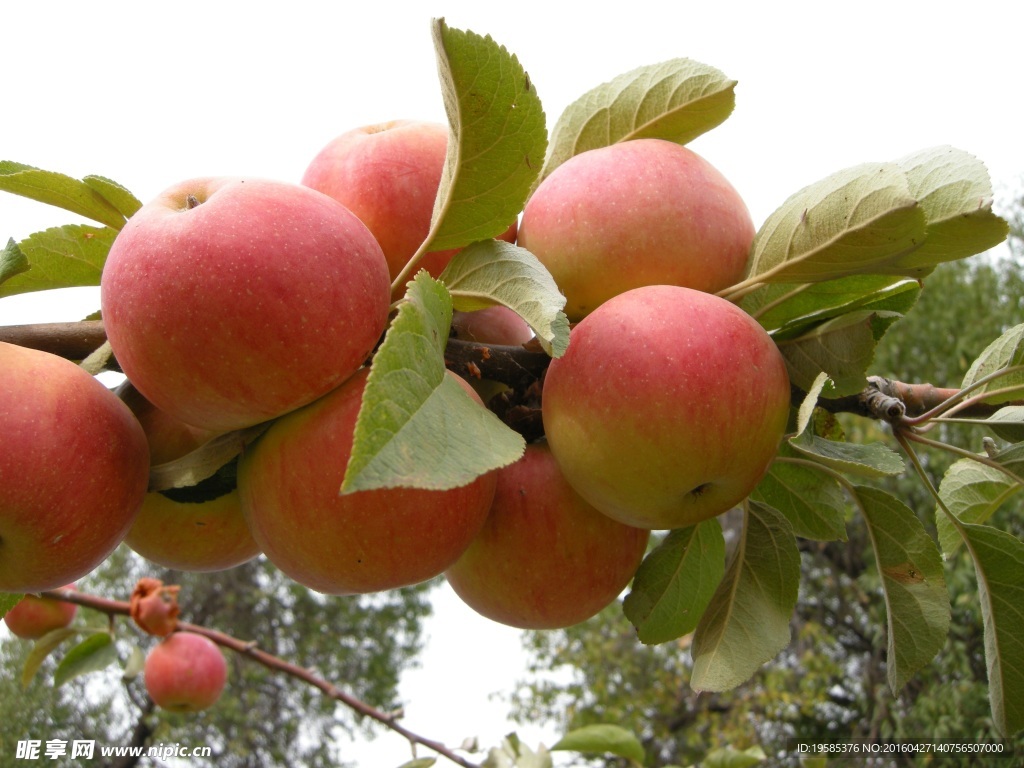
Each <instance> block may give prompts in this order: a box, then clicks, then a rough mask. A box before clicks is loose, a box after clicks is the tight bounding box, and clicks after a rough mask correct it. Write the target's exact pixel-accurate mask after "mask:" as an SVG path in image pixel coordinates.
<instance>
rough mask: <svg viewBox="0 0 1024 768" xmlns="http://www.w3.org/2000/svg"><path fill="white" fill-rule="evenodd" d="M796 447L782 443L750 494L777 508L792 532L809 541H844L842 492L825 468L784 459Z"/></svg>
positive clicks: (790, 455) (844, 512)
mask: <svg viewBox="0 0 1024 768" xmlns="http://www.w3.org/2000/svg"><path fill="white" fill-rule="evenodd" d="M795 455H796V451H795V450H794V449H793V448H792V447H791V446H790V445H788V444H786V443H783V444H782V446H781V447H780V449H779V456H780V457H781V458H782V459H783V460H781V461H780V460H776V461H775V462H773V463H772V465H771V467H769V469H768V473H767V474H766V475H765V476H764V477H763V478H762V479H761V482H760V483H759V484H758V486H757V488H755V489H754V493H753V494H752V496H751V498H753V499H755V500H756V501H761V502H763V503H765V504H767V505H768V506H770V507H773V508H774V509H777V510H778V511H779V512H781V513H782V514H783V515H785V516H786V519H787V520H789V523H790V525H792V526H793V532H794V533H795V534H796V535H797V536H800V537H801V538H804V539H811V540H813V541H836V540H841V541H846V496H845V495H844V494H843V489H842V488H841V487H840V485H839V483H838V481H837V480H836V479H835V477H833V476H832V475H831V474H830V473H828V472H823V471H821V470H819V469H816V468H814V467H812V466H807V465H806V464H799V463H794V462H787V461H785V460H784V459H785V458H792V457H794V456H795Z"/></svg>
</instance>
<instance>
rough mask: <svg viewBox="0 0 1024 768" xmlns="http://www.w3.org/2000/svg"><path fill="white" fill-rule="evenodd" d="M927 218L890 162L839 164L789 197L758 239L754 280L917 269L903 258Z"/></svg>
mask: <svg viewBox="0 0 1024 768" xmlns="http://www.w3.org/2000/svg"><path fill="white" fill-rule="evenodd" d="M926 227H927V219H926V217H925V214H924V211H923V209H922V208H921V206H920V205H918V202H917V199H916V198H915V197H914V195H913V194H912V193H911V191H910V187H909V185H908V182H907V177H906V174H904V173H903V171H902V170H901V169H900V168H899V167H898V166H897V165H894V164H892V163H866V164H864V165H858V166H855V167H853V168H847V169H846V170H843V171H839V172H837V173H834V174H832V175H831V176H828V177H826V178H825V179H822V180H821V181H819V182H817V183H815V184H812V185H810V186H809V187H806V188H804V189H802V190H801V191H799V192H797V193H796V194H795V195H793V196H792V197H790V198H789V199H788V200H787V201H786V202H785V203H783V205H782V206H781V207H780V208H779V209H778V210H776V211H775V212H774V213H773V214H772V215H771V216H769V217H768V219H767V220H766V221H765V223H764V224H763V225H762V226H761V229H760V230H759V231H758V233H757V235H756V236H755V238H754V245H753V248H752V258H751V267H750V278H749V280H752V281H756V282H758V283H810V282H821V281H824V280H833V279H836V278H841V277H846V276H848V275H855V274H864V273H873V274H890V275H911V276H913V275H915V274H917V270H914V269H906V268H903V267H901V266H900V265H901V259H902V258H903V257H905V256H906V254H908V253H910V252H912V251H914V250H915V249H916V248H917V247H918V246H919V245H920V244H921V243H922V242H924V238H925V230H926Z"/></svg>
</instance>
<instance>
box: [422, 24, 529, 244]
mask: <svg viewBox="0 0 1024 768" xmlns="http://www.w3.org/2000/svg"><path fill="white" fill-rule="evenodd" d="M433 33H434V47H435V50H436V52H437V63H438V73H439V75H440V79H441V91H442V94H443V96H444V104H445V110H446V111H447V113H448V122H449V126H450V131H451V133H450V136H449V140H448V155H447V158H446V160H445V166H444V172H443V173H442V175H441V185H440V188H439V190H438V193H437V200H436V202H435V205H434V214H433V218H432V220H431V226H430V233H429V234H428V235H427V239H426V241H425V243H424V247H423V248H422V249H421V250H424V251H425V250H430V251H436V250H443V249H448V248H460V247H462V246H464V245H469V244H470V243H473V242H476V241H477V240H486V239H489V238H492V237H496V236H498V235H500V234H501V233H502V232H504V231H505V230H506V229H507V228H508V226H509V224H510V223H511V222H512V221H513V220H515V218H516V216H518V215H519V212H520V211H521V210H522V209H523V204H524V203H525V202H526V196H527V194H528V193H529V190H530V187H531V186H532V185H533V182H534V179H536V178H537V174H538V173H539V172H540V165H541V163H542V162H543V158H544V151H545V149H546V147H547V131H546V128H545V124H544V110H543V108H542V107H541V103H540V99H539V98H538V96H537V92H536V90H535V89H534V87H533V85H532V84H531V83H530V78H529V76H528V75H527V74H526V71H525V70H524V69H523V67H522V65H521V64H520V63H519V60H518V59H517V58H516V57H515V56H514V55H513V54H511V53H509V52H508V51H507V50H506V49H505V48H504V46H501V45H498V43H496V42H495V41H494V40H492V39H491V38H490V37H489V36H488V37H481V36H479V35H476V34H474V33H473V32H466V31H462V30H458V29H451V28H450V27H448V25H447V24H445V23H444V21H443V20H442V19H437V20H435V21H434V24H433Z"/></svg>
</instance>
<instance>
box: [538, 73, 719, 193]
mask: <svg viewBox="0 0 1024 768" xmlns="http://www.w3.org/2000/svg"><path fill="white" fill-rule="evenodd" d="M735 87H736V81H735V80H730V79H728V78H727V77H726V76H725V75H724V74H722V72H720V71H719V70H717V69H715V68H714V67H709V66H708V65H707V64H701V63H700V62H698V61H693V60H691V59H671V60H669V61H665V62H661V63H659V64H651V65H648V66H644V67H639V68H637V69H634V70H631V71H630V72H626V73H624V74H621V75H619V76H618V77H616V78H615V79H614V80H611V81H610V82H607V83H603V84H602V85H599V86H597V87H596V88H593V89H591V90H589V91H587V92H586V93H585V94H583V95H582V96H581V97H580V98H578V99H577V100H576V101H574V102H573V103H572V104H570V105H569V106H568V107H567V108H566V110H565V111H564V112H563V113H562V114H561V116H560V117H559V118H558V122H556V123H555V127H554V129H553V130H552V132H551V145H550V146H549V148H548V155H547V157H546V158H545V160H544V169H543V171H542V172H541V176H540V179H538V183H539V182H540V181H541V180H543V179H544V178H545V177H547V176H548V175H550V174H551V172H552V171H553V170H555V168H557V167H558V166H559V165H561V164H562V163H564V162H565V161H566V160H568V159H569V158H570V157H572V156H573V155H578V154H580V153H581V152H586V151H587V150H590V149H598V148H600V147H607V146H609V145H611V144H615V143H617V142H620V141H628V140H630V139H665V140H667V141H673V142H675V143H677V144H686V143H688V142H690V141H692V140H693V139H695V138H697V137H698V136H700V135H701V134H702V133H705V132H707V131H710V130H711V129H712V128H714V127H715V126H717V125H720V124H721V123H722V122H724V121H725V119H726V118H728V117H729V115H731V114H732V111H733V108H734V107H735V105H736V96H735V92H734V89H735Z"/></svg>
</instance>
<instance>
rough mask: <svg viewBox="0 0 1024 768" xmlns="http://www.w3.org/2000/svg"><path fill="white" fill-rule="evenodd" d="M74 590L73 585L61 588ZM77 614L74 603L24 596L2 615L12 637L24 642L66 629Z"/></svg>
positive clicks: (76, 607)
mask: <svg viewBox="0 0 1024 768" xmlns="http://www.w3.org/2000/svg"><path fill="white" fill-rule="evenodd" d="M74 588H75V585H74V584H68V585H67V586H65V587H63V589H74ZM77 612H78V606H77V605H75V604H74V603H65V602H63V601H62V600H51V599H50V598H48V597H37V596H36V595H25V597H23V598H21V600H20V601H18V604H17V605H15V606H14V607H13V608H11V610H9V611H8V612H7V613H6V614H5V615H4V623H5V624H6V625H7V628H8V629H9V630H11V632H12V633H13V634H14V635H17V636H18V637H20V638H23V639H25V640H38V639H39V638H40V637H42V636H43V635H45V634H46V633H47V632H52V631H53V630H55V629H63V628H64V627H66V626H67V625H68V624H70V623H71V622H72V621H73V620H74V618H75V614H76V613H77Z"/></svg>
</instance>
